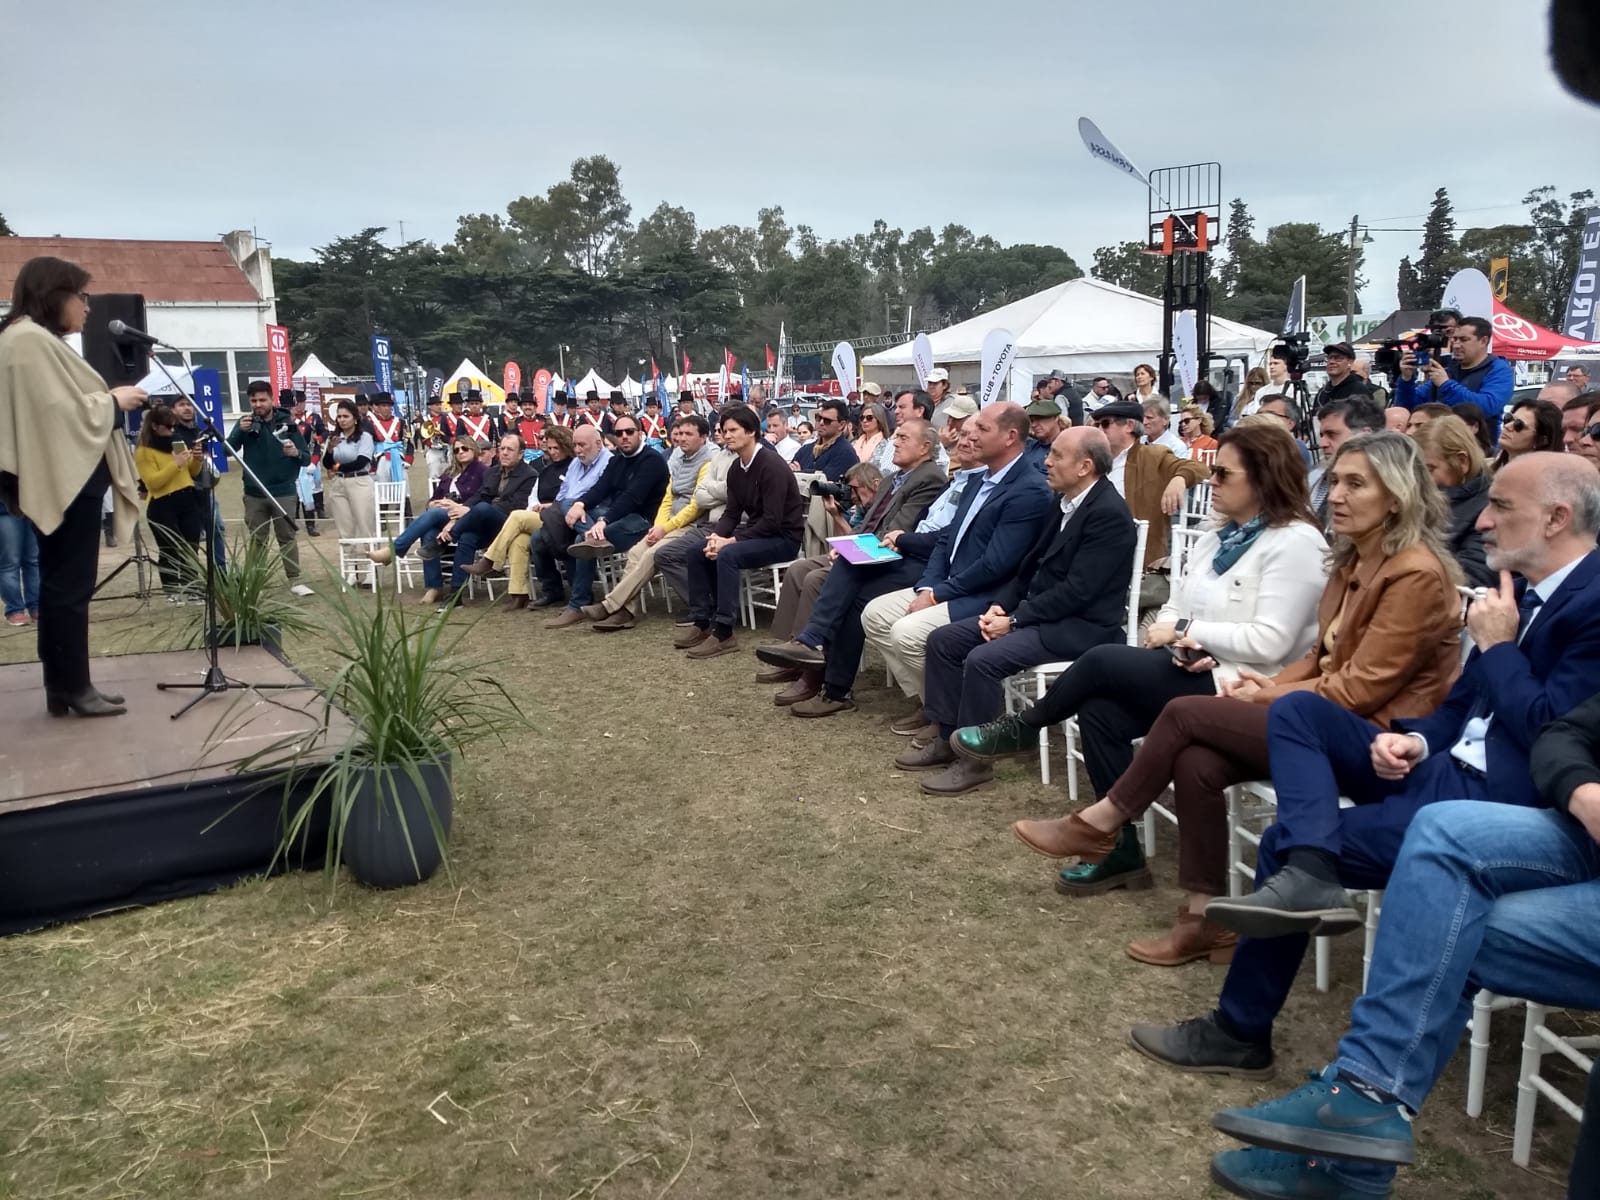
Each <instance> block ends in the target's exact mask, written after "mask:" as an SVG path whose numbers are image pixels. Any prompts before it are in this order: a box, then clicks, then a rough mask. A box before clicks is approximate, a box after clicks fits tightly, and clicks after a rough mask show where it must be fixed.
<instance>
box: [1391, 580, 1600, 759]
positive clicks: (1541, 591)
mask: <svg viewBox="0 0 1600 1200" xmlns="http://www.w3.org/2000/svg"><path fill="white" fill-rule="evenodd" d="M1585 557H1587V556H1585ZM1582 561H1583V558H1582V557H1580V558H1575V559H1573V560H1572V561H1571V562H1569V563H1568V564H1567V565H1566V566H1564V567H1562V568H1561V569H1560V570H1559V571H1552V572H1551V573H1550V574H1549V575H1546V576H1545V577H1544V578H1543V579H1542V580H1540V581H1539V582H1538V583H1537V584H1534V585H1533V587H1532V589H1531V590H1532V591H1534V592H1536V593H1537V594H1538V596H1539V607H1538V608H1536V609H1534V610H1533V616H1532V617H1530V618H1528V623H1527V625H1526V626H1524V627H1523V630H1522V632H1521V633H1519V634H1517V643H1518V644H1519V645H1520V644H1521V643H1522V639H1523V638H1525V637H1527V636H1528V630H1530V629H1532V628H1533V627H1534V624H1535V623H1536V622H1537V621H1538V620H1539V615H1540V614H1541V613H1542V612H1544V606H1545V605H1546V604H1549V603H1550V597H1551V596H1554V595H1555V594H1556V589H1557V588H1559V587H1560V586H1561V585H1562V584H1563V583H1565V582H1566V581H1567V576H1568V575H1571V574H1572V572H1573V571H1574V570H1576V569H1577V566H1578V564H1579V563H1581V562H1582ZM1493 720H1494V713H1492V712H1491V713H1487V714H1485V715H1484V716H1481V717H1473V718H1472V720H1470V721H1468V722H1467V723H1466V724H1465V725H1463V726H1462V727H1461V736H1460V737H1459V738H1457V739H1456V744H1455V745H1453V746H1451V747H1450V757H1451V758H1453V759H1455V760H1456V761H1457V762H1458V763H1461V764H1463V765H1464V766H1468V767H1471V768H1472V769H1473V770H1474V771H1477V772H1479V773H1480V774H1483V775H1487V774H1488V773H1489V756H1488V747H1487V746H1486V745H1485V741H1486V739H1487V738H1488V736H1489V723H1490V722H1491V721H1493ZM1412 736H1413V737H1416V738H1417V740H1418V741H1419V742H1422V744H1423V745H1424V746H1426V745H1427V739H1426V738H1423V737H1420V736H1419V735H1416V734H1413V735H1412Z"/></svg>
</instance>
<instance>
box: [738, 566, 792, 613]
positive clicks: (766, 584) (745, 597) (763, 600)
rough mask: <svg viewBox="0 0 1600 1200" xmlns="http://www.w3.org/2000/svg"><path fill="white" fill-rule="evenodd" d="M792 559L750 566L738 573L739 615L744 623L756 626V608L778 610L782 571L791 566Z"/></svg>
mask: <svg viewBox="0 0 1600 1200" xmlns="http://www.w3.org/2000/svg"><path fill="white" fill-rule="evenodd" d="M794 563H795V560H794V559H792V558H791V559H789V560H788V561H787V562H781V563H772V564H770V565H768V566H765V567H751V568H749V569H748V570H746V571H743V572H741V573H740V575H739V615H740V618H741V619H742V620H743V621H744V623H745V625H746V626H747V627H748V628H750V629H754V628H755V627H756V609H758V608H764V609H766V610H767V611H769V612H777V611H778V593H779V592H780V591H782V590H783V573H784V572H785V571H787V570H788V569H789V568H790V567H792V566H793V565H794Z"/></svg>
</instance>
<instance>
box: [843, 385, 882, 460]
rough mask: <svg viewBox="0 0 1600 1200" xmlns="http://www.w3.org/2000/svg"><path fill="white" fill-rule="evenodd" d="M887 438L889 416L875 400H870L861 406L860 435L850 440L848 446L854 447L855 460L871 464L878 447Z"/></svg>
mask: <svg viewBox="0 0 1600 1200" xmlns="http://www.w3.org/2000/svg"><path fill="white" fill-rule="evenodd" d="M888 436H889V416H888V414H887V413H886V412H885V411H884V408H883V405H881V404H879V403H878V402H877V401H876V400H870V401H868V402H867V403H866V404H863V405H862V406H861V434H860V436H859V437H856V438H853V439H851V442H850V444H851V445H852V446H854V447H855V451H856V458H857V459H858V460H860V461H861V462H871V461H872V456H873V455H874V454H875V453H877V450H878V447H879V446H881V445H883V439H884V438H886V437H888Z"/></svg>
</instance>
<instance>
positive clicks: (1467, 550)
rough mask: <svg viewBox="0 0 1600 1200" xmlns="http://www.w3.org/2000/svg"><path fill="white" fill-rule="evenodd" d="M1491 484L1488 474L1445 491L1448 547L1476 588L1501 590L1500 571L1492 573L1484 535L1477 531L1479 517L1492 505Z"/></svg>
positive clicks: (1446, 541) (1469, 581)
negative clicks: (1488, 505)
mask: <svg viewBox="0 0 1600 1200" xmlns="http://www.w3.org/2000/svg"><path fill="white" fill-rule="evenodd" d="M1489 482H1490V479H1489V474H1488V472H1484V473H1483V474H1482V475H1480V476H1478V478H1476V479H1469V480H1467V482H1466V483H1458V484H1457V485H1456V486H1455V487H1452V488H1445V490H1444V498H1445V499H1446V500H1448V501H1449V502H1450V531H1449V533H1448V535H1447V536H1446V537H1445V544H1446V545H1447V546H1448V547H1449V549H1450V553H1451V554H1452V555H1454V556H1455V560H1456V563H1457V565H1459V566H1460V567H1461V573H1462V574H1463V575H1465V576H1466V577H1467V582H1468V583H1469V584H1471V585H1472V586H1473V587H1498V586H1499V583H1500V572H1498V571H1491V570H1490V569H1489V564H1488V562H1487V561H1486V560H1485V558H1484V550H1483V534H1481V533H1479V532H1478V529H1477V525H1478V514H1479V513H1481V512H1482V511H1483V510H1484V506H1485V505H1487V504H1488V503H1489Z"/></svg>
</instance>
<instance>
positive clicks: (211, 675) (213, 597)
mask: <svg viewBox="0 0 1600 1200" xmlns="http://www.w3.org/2000/svg"><path fill="white" fill-rule="evenodd" d="M156 344H157V345H161V346H165V347H166V349H168V350H173V352H174V353H175V354H178V355H180V356H181V355H183V351H181V350H174V349H173V347H171V346H166V343H165V342H160V343H156ZM150 360H151V361H152V362H154V363H155V364H156V366H157V367H158V368H160V370H161V373H162V374H163V375H165V376H166V377H167V382H169V383H170V384H172V386H173V387H174V388H175V389H177V393H178V395H179V396H181V397H183V398H184V399H185V400H188V401H189V403H190V404H194V412H195V416H196V418H198V420H199V422H200V424H201V425H203V426H204V427H206V431H207V432H208V433H210V434H211V436H212V437H214V438H215V439H216V440H217V442H218V444H220V445H221V446H222V448H223V450H224V451H225V452H226V453H227V454H228V456H229V457H230V458H232V459H233V461H234V462H236V463H238V464H239V468H240V470H242V471H243V472H244V474H245V477H246V478H248V479H249V480H250V482H251V483H253V484H255V485H256V487H257V488H258V489H259V490H260V492H261V494H262V495H263V496H265V497H266V498H267V499H268V500H270V501H272V507H273V508H275V509H277V510H278V515H279V516H280V517H282V518H283V519H284V520H285V521H287V522H289V526H290V528H291V529H293V528H297V526H296V525H295V520H294V518H293V517H291V516H290V515H289V514H288V513H287V512H285V511H284V509H283V505H281V504H279V503H278V499H277V497H276V496H274V495H273V494H272V493H271V492H269V491H267V489H266V488H265V487H263V486H262V483H261V480H260V478H259V477H258V476H257V475H256V473H255V472H254V471H252V470H251V469H250V464H249V463H247V462H245V461H244V457H243V456H242V455H241V454H240V453H239V452H238V451H237V450H235V449H234V448H233V447H232V446H230V445H229V444H228V439H227V437H226V436H225V435H224V434H223V432H222V427H221V426H220V425H218V424H217V423H216V422H215V421H213V420H212V419H211V414H210V413H208V412H206V411H205V409H203V408H201V407H200V406H199V405H198V404H195V403H194V397H193V396H191V395H189V393H188V392H186V391H184V390H183V385H182V384H180V383H179V382H178V381H177V380H176V379H175V378H173V375H172V372H171V371H169V370H167V364H166V363H164V362H162V361H161V359H160V358H158V357H157V356H156V355H154V354H152V355H151V356H150ZM188 361H189V360H188V358H187V356H184V363H185V365H186V366H187V364H188ZM208 490H209V492H210V502H209V504H208V505H207V513H206V515H207V520H206V621H205V643H206V673H205V676H204V677H203V678H202V679H201V680H200V682H198V683H167V682H161V683H158V684H156V688H157V690H158V691H163V692H175V691H194V690H198V692H199V694H198V695H197V696H195V698H194V699H193V700H191V701H189V703H187V704H185V705H184V706H183V707H182V708H180V709H179V710H178V711H177V712H175V713H173V714H172V719H173V720H174V721H176V720H177V719H178V718H179V717H181V716H183V715H184V713H186V712H188V711H189V710H190V709H191V708H193V707H194V706H195V705H197V704H199V703H200V701H202V700H204V699H205V698H206V697H207V696H220V695H222V694H223V693H225V692H231V691H279V692H286V691H298V690H301V689H304V688H309V687H311V686H312V685H311V684H309V683H246V682H244V681H243V680H239V679H234V678H232V677H231V676H229V675H227V674H225V673H224V672H223V670H222V667H221V665H220V664H219V663H218V661H217V652H218V646H217V556H216V553H215V552H216V538H217V489H216V486H215V485H214V484H213V486H212V487H211V488H210V489H208Z"/></svg>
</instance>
